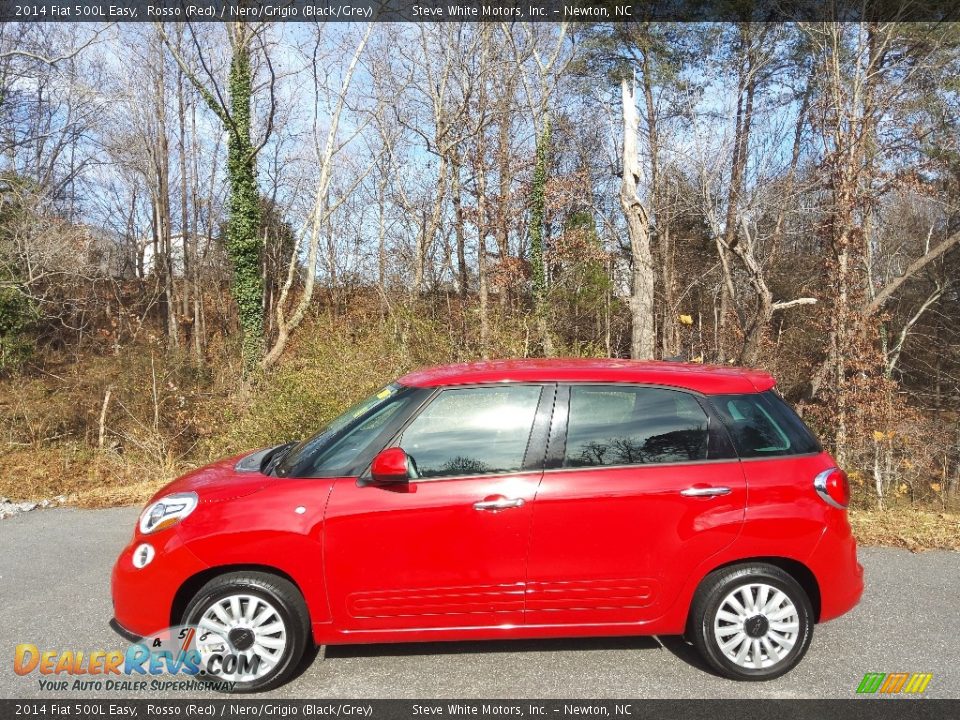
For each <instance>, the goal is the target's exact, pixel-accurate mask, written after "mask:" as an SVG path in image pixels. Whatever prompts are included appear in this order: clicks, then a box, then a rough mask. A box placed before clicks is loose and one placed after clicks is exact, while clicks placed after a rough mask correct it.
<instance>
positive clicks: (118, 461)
mask: <svg viewBox="0 0 960 720" xmlns="http://www.w3.org/2000/svg"><path fill="white" fill-rule="evenodd" d="M0 467H3V473H2V474H0V497H8V498H11V499H13V500H18V501H19V500H28V501H34V502H39V501H40V500H43V499H50V498H55V497H58V496H61V495H65V496H66V497H67V498H68V502H69V503H70V504H73V505H79V506H80V507H88V508H100V507H113V506H117V505H142V504H143V503H145V502H146V501H147V500H148V499H149V498H150V496H151V495H153V494H154V493H155V492H156V491H157V490H159V489H160V488H161V487H163V486H164V485H165V484H167V483H168V482H170V480H173V479H174V478H175V477H176V476H178V475H180V474H182V473H184V472H186V471H187V470H188V469H189V468H188V466H186V465H178V466H176V467H166V468H162V469H160V466H159V465H158V464H156V463H151V462H149V460H147V459H144V458H142V457H138V456H131V455H127V456H121V455H118V454H117V453H114V452H110V451H95V450H90V449H89V448H86V447H83V446H82V444H80V443H63V444H60V445H56V446H53V447H38V448H34V447H15V448H7V449H6V450H3V449H0Z"/></svg>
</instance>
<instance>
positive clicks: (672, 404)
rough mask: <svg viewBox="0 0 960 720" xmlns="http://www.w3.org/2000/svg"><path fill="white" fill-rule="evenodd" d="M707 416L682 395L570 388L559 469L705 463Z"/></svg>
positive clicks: (618, 387)
mask: <svg viewBox="0 0 960 720" xmlns="http://www.w3.org/2000/svg"><path fill="white" fill-rule="evenodd" d="M706 457H707V416H706V414H705V413H704V411H703V409H702V408H701V407H700V403H698V402H697V401H696V399H695V398H694V397H693V396H692V395H689V394H687V393H684V392H679V391H676V390H665V389H661V388H651V387H639V386H629V385H607V386H597V385H574V386H572V387H571V388H570V416H569V420H568V421H567V447H566V452H565V457H564V462H563V465H564V467H603V466H609V465H645V464H652V463H675V462H690V461H694V460H705V459H706Z"/></svg>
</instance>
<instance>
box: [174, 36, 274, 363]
mask: <svg viewBox="0 0 960 720" xmlns="http://www.w3.org/2000/svg"><path fill="white" fill-rule="evenodd" d="M157 28H158V32H159V33H160V34H161V37H162V38H163V40H164V43H165V44H166V45H167V47H168V48H169V49H170V51H171V53H172V54H173V56H174V58H175V59H176V61H177V63H178V64H179V65H180V67H181V69H182V70H183V72H184V74H185V75H186V76H187V77H188V78H189V79H190V81H191V83H193V85H194V86H195V87H196V88H197V91H198V92H199V93H200V95H201V96H202V97H203V99H204V101H205V102H206V104H207V105H208V106H209V107H210V109H211V110H212V111H213V113H214V114H215V115H216V116H217V117H218V118H219V119H220V121H221V122H222V123H223V126H224V129H225V130H226V132H227V181H228V182H229V185H230V197H229V200H228V203H227V204H228V209H229V219H228V224H227V233H226V246H227V254H228V256H229V258H230V265H231V269H232V271H233V282H232V291H233V297H234V300H235V301H236V303H237V313H238V316H239V319H240V332H241V335H242V338H241V342H242V353H243V365H244V368H245V369H246V370H247V371H250V370H252V369H253V368H254V367H256V366H257V364H258V363H259V362H260V359H261V357H262V355H263V345H264V343H263V275H262V273H261V265H260V260H261V255H262V252H263V241H262V239H261V238H262V236H261V234H260V232H259V229H260V214H261V208H260V193H259V191H258V189H257V154H258V152H259V150H260V148H262V147H263V141H261V142H260V143H259V144H254V141H253V128H252V122H253V121H252V115H251V102H252V98H253V69H252V56H253V50H254V44H255V41H256V40H257V38H258V34H257V33H258V32H260V31H259V30H258V29H257V26H253V25H248V24H245V23H229V24H228V25H227V35H228V38H229V41H230V52H231V59H230V71H229V77H228V84H227V98H224V97H223V96H222V94H221V93H220V92H219V90H217V89H216V87H215V84H214V90H211V89H210V88H209V87H207V85H206V84H204V83H203V82H202V81H201V80H200V79H199V78H198V77H197V75H196V74H195V73H194V72H193V70H192V69H191V68H190V67H189V66H188V65H187V63H186V61H185V59H184V58H183V55H182V54H181V52H180V50H179V48H178V47H177V46H176V45H175V44H174V43H173V42H171V40H170V38H169V37H168V36H167V35H166V32H165V30H164V28H163V26H162V25H161V24H158V25H157ZM268 65H269V63H268ZM204 67H206V64H204ZM211 81H212V78H211ZM271 87H272V85H271ZM266 132H267V134H268V135H269V132H270V127H269V125H268V127H267V131H266Z"/></svg>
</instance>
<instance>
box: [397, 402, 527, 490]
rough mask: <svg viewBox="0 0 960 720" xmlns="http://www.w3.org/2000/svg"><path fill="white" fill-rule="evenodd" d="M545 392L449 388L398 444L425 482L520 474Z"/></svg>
mask: <svg viewBox="0 0 960 720" xmlns="http://www.w3.org/2000/svg"><path fill="white" fill-rule="evenodd" d="M540 392H541V387H540V386H539V385H503V386H498V387H482V388H481V387H477V388H453V389H450V390H444V391H443V392H441V393H440V394H439V395H438V396H437V397H436V399H434V401H433V402H431V403H430V405H428V406H427V407H426V408H425V409H424V410H423V412H421V413H420V414H419V415H418V416H417V417H416V419H415V420H414V421H413V422H412V423H410V425H409V426H408V427H407V429H406V430H404V431H403V435H402V436H401V438H400V442H399V445H400V447H401V448H403V450H404V451H405V452H406V453H407V455H409V456H410V457H411V459H412V460H413V464H414V467H415V469H416V471H417V473H418V474H419V476H420V477H423V478H430V477H452V476H458V475H460V476H463V475H487V474H495V473H508V472H516V471H518V470H520V469H521V468H522V467H523V457H524V455H525V453H526V451H527V442H528V440H529V438H530V430H531V428H532V427H533V419H534V416H535V415H536V413H537V404H538V403H539V401H540Z"/></svg>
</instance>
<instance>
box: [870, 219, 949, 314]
mask: <svg viewBox="0 0 960 720" xmlns="http://www.w3.org/2000/svg"><path fill="white" fill-rule="evenodd" d="M958 243H960V232H956V233H954V234H953V235H951V236H950V237H948V238H947V239H946V240H944V241H943V242H942V243H940V244H939V245H937V246H936V247H935V248H933V249H932V250H928V251H927V252H926V253H924V254H923V255H921V256H920V257H919V258H917V259H916V260H915V261H914V262H913V263H912V264H911V265H910V267H908V268H907V269H906V270H905V271H904V272H903V274H902V275H900V276H899V277H897V278H895V279H894V280H892V281H891V282H890V283H888V284H887V286H886V287H884V288H883V289H882V290H881V291H880V292H879V293H877V295H876V297H875V298H873V300H871V301H870V302H869V303H868V304H867V305H866V307H865V308H864V309H863V314H864V315H872V314H873V313H875V312H876V311H877V310H879V309H880V308H881V307H883V305H884V303H886V302H887V300H889V299H890V297H891V296H892V295H893V294H894V293H895V292H897V290H899V289H900V288H901V286H902V285H903V284H904V283H905V282H906V281H907V280H909V279H910V278H911V277H913V276H914V275H916V274H917V273H918V272H920V271H921V270H922V269H923V268H924V267H926V266H927V265H928V264H930V263H931V262H933V261H934V260H936V259H937V258H938V257H940V256H941V255H943V254H944V253H945V252H946V251H947V250H949V249H950V248H952V247H953V246H955V245H957V244H958Z"/></svg>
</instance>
